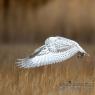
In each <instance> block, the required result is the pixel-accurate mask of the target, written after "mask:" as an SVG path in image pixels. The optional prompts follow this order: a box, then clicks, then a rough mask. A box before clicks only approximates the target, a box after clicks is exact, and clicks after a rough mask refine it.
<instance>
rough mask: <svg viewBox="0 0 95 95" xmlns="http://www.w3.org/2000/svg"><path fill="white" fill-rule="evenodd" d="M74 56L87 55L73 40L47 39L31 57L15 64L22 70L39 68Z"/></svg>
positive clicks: (61, 38)
mask: <svg viewBox="0 0 95 95" xmlns="http://www.w3.org/2000/svg"><path fill="white" fill-rule="evenodd" d="M75 54H80V56H84V55H86V54H87V53H86V52H85V50H83V49H82V48H81V47H80V45H79V44H78V43H77V42H75V41H73V40H70V39H67V38H64V37H59V36H56V37H49V38H47V39H46V40H45V44H44V45H43V46H41V47H39V48H38V49H36V50H35V51H34V53H33V54H32V55H30V56H29V57H26V58H23V59H18V62H17V64H18V66H20V67H23V68H30V67H39V66H43V65H47V64H53V63H58V62H62V61H65V60H67V59H69V58H71V57H72V56H74V55H75Z"/></svg>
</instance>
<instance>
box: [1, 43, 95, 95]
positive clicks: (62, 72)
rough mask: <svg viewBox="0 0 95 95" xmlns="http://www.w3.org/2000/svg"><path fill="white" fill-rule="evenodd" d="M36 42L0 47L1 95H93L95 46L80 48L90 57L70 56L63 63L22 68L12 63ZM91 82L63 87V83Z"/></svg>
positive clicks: (29, 51) (28, 51) (27, 52)
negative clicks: (89, 84) (78, 85)
mask: <svg viewBox="0 0 95 95" xmlns="http://www.w3.org/2000/svg"><path fill="white" fill-rule="evenodd" d="M36 47H38V45H34V46H33V45H1V46H0V95H95V85H94V83H95V45H90V46H86V45H83V47H84V48H85V49H86V50H87V51H88V52H89V53H90V57H84V58H83V59H77V57H76V56H75V57H73V58H71V59H70V60H67V61H65V62H63V63H59V64H53V65H48V66H43V67H39V68H31V69H22V68H18V67H17V66H16V65H15V62H16V59H17V58H22V57H25V56H27V55H29V54H31V52H32V51H33V50H34V49H35V48H36ZM65 82H67V83H69V84H70V83H92V85H91V87H89V86H80V87H77V86H76V87H73V86H69V87H63V86H64V83H65Z"/></svg>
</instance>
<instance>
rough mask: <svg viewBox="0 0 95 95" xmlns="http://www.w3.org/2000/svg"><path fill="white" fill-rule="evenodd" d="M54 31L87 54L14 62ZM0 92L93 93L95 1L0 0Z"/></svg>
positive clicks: (5, 94) (6, 94) (22, 94)
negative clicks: (32, 64)
mask: <svg viewBox="0 0 95 95" xmlns="http://www.w3.org/2000/svg"><path fill="white" fill-rule="evenodd" d="M56 35H57V36H63V37H67V38H70V39H73V40H75V41H77V42H79V43H80V44H81V45H82V47H83V48H84V49H85V50H86V51H87V52H88V53H89V54H90V56H89V57H83V58H82V59H77V57H76V56H74V57H73V58H71V59H70V60H67V61H64V62H61V63H59V64H52V65H47V66H42V67H39V68H30V69H24V68H19V67H18V66H17V65H16V64H15V63H16V61H17V59H18V58H23V57H27V56H29V55H31V53H32V52H33V51H34V50H35V49H36V48H37V47H39V46H40V45H41V44H43V43H44V40H45V39H46V38H47V37H50V36H56ZM78 63H79V64H78ZM64 83H67V85H68V84H69V86H68V87H67V86H64ZM76 84H79V86H78V85H76ZM85 84H88V86H87V85H86V86H85ZM89 84H90V86H89ZM70 85H71V86H70ZM74 85H76V86H74ZM0 95H95V0H0Z"/></svg>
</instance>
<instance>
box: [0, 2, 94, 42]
mask: <svg viewBox="0 0 95 95" xmlns="http://www.w3.org/2000/svg"><path fill="white" fill-rule="evenodd" d="M0 5H1V6H0V42H1V43H20V42H21V43H23V42H24V43H25V42H26V43H30V42H32V43H35V42H41V41H43V40H44V39H45V38H47V37H48V36H51V35H53V36H54V35H61V36H66V37H69V38H73V39H75V40H78V41H82V42H87V43H95V0H7V1H6V0H0Z"/></svg>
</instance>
